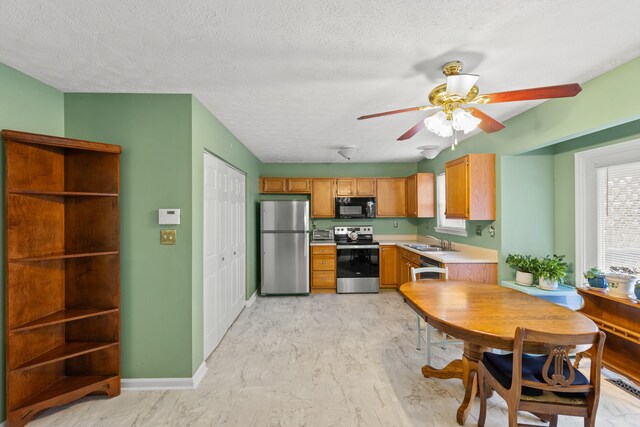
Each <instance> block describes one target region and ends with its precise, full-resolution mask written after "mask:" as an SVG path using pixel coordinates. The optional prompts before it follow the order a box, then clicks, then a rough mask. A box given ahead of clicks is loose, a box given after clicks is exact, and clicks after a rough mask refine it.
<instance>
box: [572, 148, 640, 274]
mask: <svg viewBox="0 0 640 427" xmlns="http://www.w3.org/2000/svg"><path fill="white" fill-rule="evenodd" d="M638 161H640V139H634V140H631V141H626V142H620V143H617V144H612V145H607V146H605V147H599V148H593V149H590V150H585V151H580V152H578V153H575V155H574V163H575V172H574V174H575V233H576V235H575V263H576V268H575V272H576V273H575V277H576V282H577V281H578V280H582V279H580V278H581V277H582V272H583V271H586V270H587V269H588V268H590V267H593V266H596V265H598V229H597V220H598V218H597V213H598V211H597V209H598V207H597V192H598V186H597V173H596V168H599V167H606V166H614V165H619V164H624V163H633V162H638Z"/></svg>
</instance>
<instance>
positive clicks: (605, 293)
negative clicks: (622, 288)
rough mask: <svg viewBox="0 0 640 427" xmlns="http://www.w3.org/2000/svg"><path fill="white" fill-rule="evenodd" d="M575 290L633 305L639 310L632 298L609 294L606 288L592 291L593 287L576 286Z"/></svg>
mask: <svg viewBox="0 0 640 427" xmlns="http://www.w3.org/2000/svg"><path fill="white" fill-rule="evenodd" d="M576 290H577V291H578V293H584V294H587V295H593V296H596V297H600V298H603V299H606V300H609V301H614V302H617V303H620V304H625V305H628V306H631V307H635V308H637V309H639V310H640V304H638V303H636V302H634V300H633V299H631V298H621V297H614V296H611V295H609V291H607V290H602V291H594V290H593V289H583V288H576Z"/></svg>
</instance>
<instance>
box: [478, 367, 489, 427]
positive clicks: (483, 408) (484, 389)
mask: <svg viewBox="0 0 640 427" xmlns="http://www.w3.org/2000/svg"><path fill="white" fill-rule="evenodd" d="M488 388H489V387H488V385H487V382H486V381H485V378H484V371H483V370H482V369H478V391H479V392H480V413H479V414H478V427H484V422H485V420H486V418H487V394H488Z"/></svg>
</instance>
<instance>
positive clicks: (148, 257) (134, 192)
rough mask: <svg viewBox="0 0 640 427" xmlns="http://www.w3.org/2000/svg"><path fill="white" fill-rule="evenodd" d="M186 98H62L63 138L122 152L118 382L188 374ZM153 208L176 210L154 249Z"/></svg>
mask: <svg viewBox="0 0 640 427" xmlns="http://www.w3.org/2000/svg"><path fill="white" fill-rule="evenodd" d="M191 108H192V106H191V96H189V95H130V94H77V93H74V94H71V93H68V94H65V131H66V136H68V137H71V138H82V139H88V140H93V141H102V142H107V143H112V144H120V145H122V149H123V151H122V157H121V166H120V171H121V172H120V173H121V175H120V177H121V178H120V179H121V189H120V191H121V196H120V227H121V228H120V237H121V331H122V335H121V358H122V359H121V366H122V376H123V377H124V378H147V377H151V378H153V377H167V378H172V377H174V378H175V377H190V376H191V375H192V359H191V348H192V335H191V329H192V325H191V322H192V318H191V307H192V295H191V292H192V290H191V287H192V286H191V282H192V266H191V259H192V237H191V236H192V231H193V226H192V215H191V210H192V208H191V205H192V195H191V186H192V179H191V161H192V155H191V136H192V135H191V132H192V129H191ZM158 208H181V209H182V212H181V224H180V225H176V226H175V228H176V230H177V244H176V245H175V246H161V245H160V243H159V230H160V229H161V228H164V227H162V226H159V225H158V217H157V215H158V214H157V210H158Z"/></svg>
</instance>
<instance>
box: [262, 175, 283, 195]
mask: <svg viewBox="0 0 640 427" xmlns="http://www.w3.org/2000/svg"><path fill="white" fill-rule="evenodd" d="M260 192H261V193H286V192H287V179H286V178H260Z"/></svg>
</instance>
